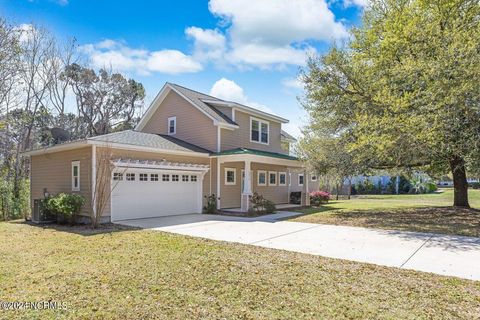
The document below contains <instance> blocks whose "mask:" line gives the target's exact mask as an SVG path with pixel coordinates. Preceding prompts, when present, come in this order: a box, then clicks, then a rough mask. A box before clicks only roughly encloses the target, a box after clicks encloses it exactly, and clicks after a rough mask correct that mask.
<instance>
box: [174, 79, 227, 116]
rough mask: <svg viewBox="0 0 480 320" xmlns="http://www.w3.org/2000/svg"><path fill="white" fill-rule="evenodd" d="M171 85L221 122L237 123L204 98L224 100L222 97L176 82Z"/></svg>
mask: <svg viewBox="0 0 480 320" xmlns="http://www.w3.org/2000/svg"><path fill="white" fill-rule="evenodd" d="M168 84H169V85H170V86H172V87H173V88H175V89H176V90H178V91H179V92H180V93H181V94H182V95H184V96H185V97H187V98H188V99H190V100H191V101H192V102H193V103H194V104H195V105H196V106H197V107H199V108H200V109H202V110H203V111H204V112H205V113H207V114H208V115H210V116H211V117H212V118H214V119H215V120H217V121H218V122H219V123H227V124H236V123H235V122H233V121H232V119H230V118H229V117H228V116H226V115H225V114H223V113H222V112H220V111H219V110H218V109H216V108H215V107H213V106H210V105H208V104H206V103H205V102H203V101H202V99H203V100H217V101H224V100H222V99H218V98H215V97H212V96H209V95H208V94H204V93H201V92H198V91H195V90H192V89H188V88H185V87H182V86H179V85H178V84H175V83H170V82H169V83H168Z"/></svg>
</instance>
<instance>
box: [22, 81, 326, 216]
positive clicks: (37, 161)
mask: <svg viewBox="0 0 480 320" xmlns="http://www.w3.org/2000/svg"><path fill="white" fill-rule="evenodd" d="M287 122H288V120H287V119H284V118H281V117H279V116H276V115H272V114H269V113H266V112H263V111H260V110H257V109H255V108H251V107H248V106H245V105H242V104H238V103H236V102H232V101H225V100H221V99H218V98H215V97H212V96H209V95H206V94H203V93H200V92H197V91H194V90H190V89H188V88H185V87H182V86H179V85H176V84H172V83H166V84H165V85H164V87H163V88H162V89H161V91H160V92H159V93H158V95H157V96H156V98H155V99H154V101H153V102H152V104H151V105H150V107H149V108H148V110H147V111H146V113H145V114H144V115H143V117H142V118H141V120H140V122H139V123H138V125H137V127H136V128H135V130H126V131H122V132H116V133H111V134H106V135H102V136H96V137H91V138H87V139H84V140H81V141H74V142H69V143H64V144H60V145H55V146H52V147H48V148H43V149H37V150H32V151H30V152H28V153H26V154H27V155H28V156H30V164H31V168H30V173H31V174H30V176H31V199H32V207H33V201H34V199H41V198H43V197H44V196H45V195H46V194H56V193H59V192H74V193H79V194H82V195H83V196H84V197H85V198H86V199H87V204H86V206H85V207H84V209H83V211H82V215H83V216H84V217H88V216H89V211H90V210H92V205H91V204H92V202H93V201H94V200H93V199H94V195H93V194H94V191H93V190H96V186H95V184H96V183H97V181H98V178H96V177H98V175H99V172H98V171H97V163H98V157H99V155H100V154H102V156H103V155H104V154H105V151H106V150H108V153H109V155H110V157H111V165H112V168H113V169H112V170H111V171H112V174H111V177H109V179H110V189H111V190H112V191H111V197H109V198H110V199H109V201H108V204H107V205H106V206H105V209H104V210H103V219H102V220H103V221H119V220H124V219H136V218H147V217H156V216H165V215H179V214H190V213H201V212H202V207H203V206H204V205H205V201H206V196H208V195H211V194H215V195H216V197H217V198H218V201H217V207H218V209H226V208H237V210H239V211H248V209H249V207H250V201H249V199H250V196H251V195H252V193H253V192H257V193H259V194H262V195H263V196H264V197H265V198H267V199H269V200H272V201H273V202H274V203H276V204H286V203H288V202H289V195H290V193H291V192H298V191H301V192H302V204H307V203H308V196H306V195H307V194H308V191H310V190H312V189H315V188H318V185H317V182H316V177H315V176H307V173H306V172H305V170H304V168H303V165H302V163H301V162H300V161H298V159H297V158H295V157H293V156H290V155H289V145H290V143H292V142H294V141H295V139H294V138H293V137H292V136H290V135H289V134H287V133H286V132H284V131H283V130H282V124H285V123H287Z"/></svg>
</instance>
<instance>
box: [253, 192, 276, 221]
mask: <svg viewBox="0 0 480 320" xmlns="http://www.w3.org/2000/svg"><path fill="white" fill-rule="evenodd" d="M250 201H251V203H252V213H254V214H257V215H261V214H270V213H274V212H275V210H276V209H277V208H276V207H275V204H274V203H273V202H272V201H270V200H267V199H265V198H264V197H263V196H262V195H260V194H258V193H256V192H254V193H253V195H252V196H251V197H250Z"/></svg>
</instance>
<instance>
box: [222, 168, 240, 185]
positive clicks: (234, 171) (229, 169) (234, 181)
mask: <svg viewBox="0 0 480 320" xmlns="http://www.w3.org/2000/svg"><path fill="white" fill-rule="evenodd" d="M224 170H225V174H224V176H225V177H224V180H225V185H226V186H234V185H236V184H237V169H235V168H225V169H224ZM227 171H233V182H228V181H227Z"/></svg>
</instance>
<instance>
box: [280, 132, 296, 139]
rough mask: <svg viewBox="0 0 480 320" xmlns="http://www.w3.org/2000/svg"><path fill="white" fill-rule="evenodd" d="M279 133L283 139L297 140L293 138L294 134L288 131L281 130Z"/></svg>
mask: <svg viewBox="0 0 480 320" xmlns="http://www.w3.org/2000/svg"><path fill="white" fill-rule="evenodd" d="M280 135H281V136H282V138H284V139H287V140H293V141H297V139H295V137H294V136H292V135H290V134H289V133H287V132H286V131H283V130H282V131H281V133H280Z"/></svg>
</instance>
